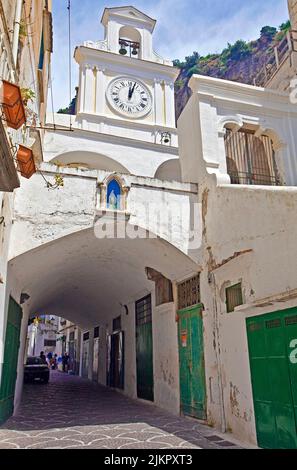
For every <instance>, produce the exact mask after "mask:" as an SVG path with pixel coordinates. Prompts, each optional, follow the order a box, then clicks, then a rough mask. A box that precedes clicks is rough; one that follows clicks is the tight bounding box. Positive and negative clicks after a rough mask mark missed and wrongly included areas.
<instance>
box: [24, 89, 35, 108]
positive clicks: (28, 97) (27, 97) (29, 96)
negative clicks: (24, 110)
mask: <svg viewBox="0 0 297 470" xmlns="http://www.w3.org/2000/svg"><path fill="white" fill-rule="evenodd" d="M21 96H22V100H23V103H24V106H28V103H29V101H32V102H33V101H34V99H35V98H36V94H35V92H34V91H33V90H32V89H31V88H21Z"/></svg>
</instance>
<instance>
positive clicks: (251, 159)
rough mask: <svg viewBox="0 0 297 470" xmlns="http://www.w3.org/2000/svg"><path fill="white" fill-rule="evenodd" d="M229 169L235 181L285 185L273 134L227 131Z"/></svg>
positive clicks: (245, 130)
mask: <svg viewBox="0 0 297 470" xmlns="http://www.w3.org/2000/svg"><path fill="white" fill-rule="evenodd" d="M225 149H226V159H227V171H228V174H229V176H230V178H231V183H232V184H245V185H264V186H281V185H282V182H281V179H280V176H279V172H278V169H277V165H276V161H275V152H274V150H273V143H272V140H271V139H270V137H268V136H265V135H263V136H261V137H257V136H256V135H255V133H254V132H253V131H249V130H247V129H240V130H239V131H238V132H234V131H232V130H231V129H227V130H226V135H225Z"/></svg>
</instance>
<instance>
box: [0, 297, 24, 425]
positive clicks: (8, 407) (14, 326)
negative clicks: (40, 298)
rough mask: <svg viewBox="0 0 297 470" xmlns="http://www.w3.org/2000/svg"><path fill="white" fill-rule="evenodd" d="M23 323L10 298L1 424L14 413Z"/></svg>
mask: <svg viewBox="0 0 297 470" xmlns="http://www.w3.org/2000/svg"><path fill="white" fill-rule="evenodd" d="M21 321H22V309H21V307H20V306H19V305H18V304H17V303H16V302H15V301H14V300H13V299H12V298H11V297H10V299H9V307H8V318H7V325H6V336H5V346H4V361H3V368H2V376H1V385H0V423H3V422H4V421H6V420H7V419H8V418H9V417H10V416H11V415H12V413H13V403H14V393H15V383H16V377H17V363H18V353H19V346H20V329H21Z"/></svg>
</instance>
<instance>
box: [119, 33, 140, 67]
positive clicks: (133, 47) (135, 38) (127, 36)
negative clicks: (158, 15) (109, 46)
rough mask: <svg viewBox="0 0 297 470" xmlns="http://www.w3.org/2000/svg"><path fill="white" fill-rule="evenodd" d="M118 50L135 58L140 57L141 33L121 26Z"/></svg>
mask: <svg viewBox="0 0 297 470" xmlns="http://www.w3.org/2000/svg"><path fill="white" fill-rule="evenodd" d="M119 46H120V48H119V52H120V54H121V55H128V57H134V58H135V59H140V58H141V35H140V33H139V31H137V29H135V28H132V27H130V26H123V27H122V28H121V29H120V33H119Z"/></svg>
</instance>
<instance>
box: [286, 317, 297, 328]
mask: <svg viewBox="0 0 297 470" xmlns="http://www.w3.org/2000/svg"><path fill="white" fill-rule="evenodd" d="M285 323H286V326H290V325H296V324H297V315H295V316H294V317H287V318H285Z"/></svg>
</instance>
